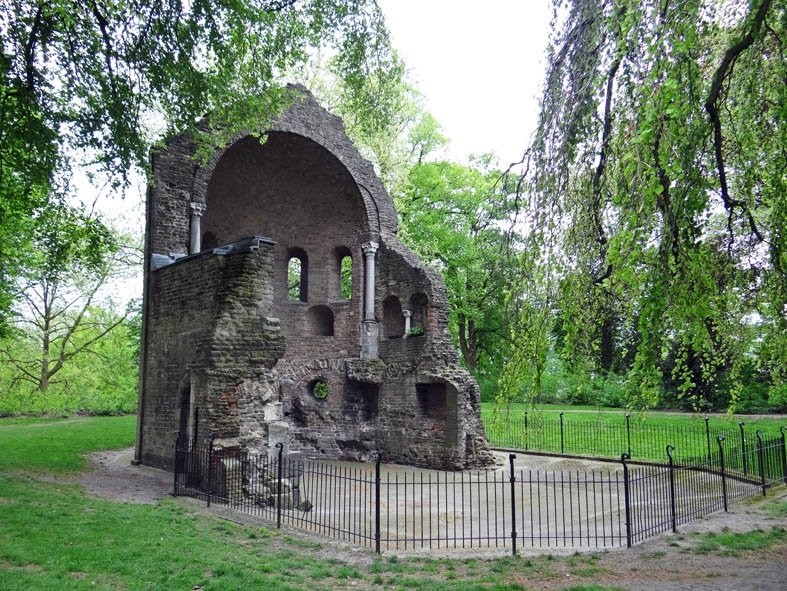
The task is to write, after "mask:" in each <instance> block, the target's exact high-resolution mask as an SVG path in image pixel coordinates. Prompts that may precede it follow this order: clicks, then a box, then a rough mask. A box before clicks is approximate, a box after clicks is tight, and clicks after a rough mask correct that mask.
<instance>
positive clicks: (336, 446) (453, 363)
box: [137, 95, 491, 468]
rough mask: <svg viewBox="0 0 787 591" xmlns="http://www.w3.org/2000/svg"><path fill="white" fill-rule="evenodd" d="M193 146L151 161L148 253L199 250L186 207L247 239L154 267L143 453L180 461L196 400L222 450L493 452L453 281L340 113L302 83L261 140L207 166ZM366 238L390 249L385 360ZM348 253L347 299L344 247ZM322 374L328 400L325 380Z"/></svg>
mask: <svg viewBox="0 0 787 591" xmlns="http://www.w3.org/2000/svg"><path fill="white" fill-rule="evenodd" d="M194 150H195V146H194V143H193V141H192V140H190V139H189V138H188V137H186V136H176V137H174V138H172V139H171V140H170V142H168V144H167V146H166V147H165V148H164V149H163V150H162V151H161V152H158V153H156V154H155V155H154V157H153V174H154V185H153V187H152V189H151V190H150V192H149V199H148V228H147V236H146V256H147V260H148V262H150V261H151V260H152V258H153V256H154V255H168V254H170V253H177V254H181V255H183V254H186V253H187V252H188V248H189V244H190V238H191V237H190V225H189V217H190V214H191V204H192V203H197V204H204V205H205V206H206V209H205V214H204V216H203V217H202V220H201V222H202V223H201V226H202V227H201V234H202V237H203V248H207V247H211V248H212V247H213V246H216V245H226V244H229V243H234V244H235V246H234V247H233V248H230V249H224V250H222V249H216V250H215V251H214V250H209V249H206V250H203V251H202V252H201V253H199V254H193V255H191V256H187V257H185V258H182V259H179V260H177V261H176V262H172V263H171V264H168V265H165V266H163V267H160V268H157V269H155V270H154V269H152V268H148V269H147V270H146V281H147V285H146V294H147V295H146V299H145V307H144V316H145V328H144V338H143V376H142V380H141V394H140V396H141V404H140V408H141V415H140V438H139V441H138V450H137V457H138V458H139V459H140V460H141V461H143V462H145V463H148V464H152V465H157V466H163V467H169V464H170V462H171V457H172V444H173V442H174V437H175V433H176V432H177V431H178V429H179V428H180V427H181V424H182V423H183V424H184V425H185V423H186V422H185V419H184V418H182V415H183V416H187V414H188V413H184V411H182V409H183V408H184V404H186V403H184V400H185V399H188V397H189V396H191V397H192V400H193V406H192V407H191V408H192V409H193V407H198V409H199V413H198V418H197V421H196V427H195V431H196V437H197V438H198V439H204V438H205V437H207V436H208V435H209V434H212V435H214V436H215V437H216V438H217V441H218V442H219V443H220V444H221V445H224V446H235V445H237V446H242V447H249V448H252V449H254V450H256V451H265V450H267V449H269V447H270V446H272V445H273V442H274V441H278V440H284V441H285V444H286V448H287V452H288V453H291V454H300V455H302V456H305V457H330V458H338V459H367V458H368V457H369V456H370V454H371V452H372V451H373V450H375V449H379V450H380V451H381V452H382V453H383V457H384V458H385V460H386V461H391V462H402V463H410V464H416V465H422V466H432V467H446V468H463V467H469V466H480V465H486V464H488V463H489V462H490V461H491V455H490V453H489V448H488V446H487V444H486V441H485V439H484V437H483V430H482V428H481V423H480V406H479V391H478V386H477V384H476V383H475V381H474V380H473V379H472V377H471V376H470V375H469V374H468V373H467V372H466V371H465V370H464V369H463V368H462V367H461V366H460V365H459V360H458V356H457V353H456V351H455V350H454V348H453V346H452V344H451V342H450V338H449V334H448V303H447V296H446V292H445V287H444V285H443V283H442V280H441V278H440V276H439V274H438V273H437V272H435V271H434V270H432V269H429V268H426V267H424V266H423V265H422V264H421V263H420V261H418V259H417V257H415V255H413V253H411V252H410V251H409V250H408V249H407V248H406V247H404V246H403V245H402V244H401V243H400V242H399V240H398V239H397V238H396V212H395V210H394V207H393V203H392V200H391V199H390V197H389V196H388V195H387V194H386V193H385V191H384V189H383V187H382V185H381V183H380V181H379V179H378V178H377V177H376V176H375V174H374V171H373V169H372V167H371V165H370V164H369V163H368V162H367V161H365V160H363V159H362V158H361V157H360V155H359V154H358V152H357V150H356V149H355V148H354V147H353V146H352V144H351V142H350V141H349V140H348V139H347V137H346V135H345V133H344V129H343V126H342V123H341V121H340V120H339V119H338V118H336V117H334V116H332V115H330V114H329V113H327V112H326V111H324V110H323V109H321V108H320V107H319V106H318V105H317V104H316V103H315V102H314V99H313V98H311V96H310V95H304V96H303V97H302V100H299V101H296V103H295V104H294V105H293V106H292V107H291V108H290V109H289V110H288V111H286V112H285V113H284V114H283V115H282V116H281V117H280V118H279V119H278V120H277V122H276V123H275V124H274V125H273V127H272V130H271V132H270V133H269V134H268V135H267V141H266V142H265V143H264V144H262V145H261V144H260V143H259V142H258V141H257V140H256V139H254V138H253V137H251V136H248V135H241V136H239V137H238V138H237V140H236V141H235V142H234V143H232V145H231V146H230V147H228V148H227V149H226V150H222V151H220V152H218V153H217V154H216V156H215V157H214V158H212V159H211V160H210V161H209V162H208V163H207V164H205V165H204V166H198V165H196V164H195V161H194V159H193V154H194ZM248 236H269V237H270V240H256V241H252V242H248V241H244V239H245V238H246V237H248ZM238 241H240V242H238ZM368 241H373V242H377V243H378V244H379V245H380V248H379V250H378V252H377V256H376V277H375V279H376V280H375V306H374V308H375V316H376V320H377V321H378V322H379V324H380V327H381V330H380V337H379V338H380V341H379V359H371V360H361V359H360V350H361V345H360V338H361V337H360V335H361V322H362V320H363V310H364V307H363V297H364V290H363V285H364V273H365V269H364V257H363V252H362V248H361V245H362V244H364V243H365V242H368ZM348 253H349V254H350V256H351V257H352V260H353V266H352V294H351V298H350V299H349V300H345V299H343V298H342V297H341V293H340V287H339V286H340V273H339V261H340V259H341V256H343V255H345V254H348ZM294 254H297V255H298V256H299V257H300V258H302V259H303V260H304V262H305V268H306V271H305V273H304V280H305V282H306V284H307V288H306V294H307V297H306V301H295V300H292V299H289V298H288V296H287V263H288V259H289V257H290V256H293V255H294ZM158 260H159V261H161V260H163V259H162V258H161V257H160V256H159V257H158ZM393 298H396V300H398V305H397V302H396V301H394V299H393ZM386 299H388V301H389V304H392V305H390V306H388V307H385V306H384V305H383V302H384V301H386ZM400 307H401V308H402V309H410V310H412V312H413V314H412V326H414V327H420V328H423V329H424V333H425V334H424V335H423V336H418V337H408V338H402V336H401V332H402V326H403V324H402V317H396V318H388V319H386V318H385V315H386V313H388V314H389V315H390V311H391V310H398V309H399V308H400ZM331 320H332V322H333V326H332V332H333V334H327V335H326V334H324V333H325V332H330V330H329V328H330V323H331ZM387 321H388V322H387ZM386 326H391V327H398V328H396V329H394V328H391V329H389V331H388V332H389V333H391V334H387V333H386V330H385V327H386ZM397 331H398V334H392V333H394V332H397ZM317 380H320V381H324V382H325V383H326V384H327V386H328V396H327V397H326V398H324V399H318V398H317V397H315V396H314V394H313V385H314V383H315V381H317Z"/></svg>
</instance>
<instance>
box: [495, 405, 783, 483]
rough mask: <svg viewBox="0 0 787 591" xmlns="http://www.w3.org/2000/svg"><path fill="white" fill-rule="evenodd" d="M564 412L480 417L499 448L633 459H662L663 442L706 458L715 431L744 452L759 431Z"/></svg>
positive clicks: (739, 459)
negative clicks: (584, 416)
mask: <svg viewBox="0 0 787 591" xmlns="http://www.w3.org/2000/svg"><path fill="white" fill-rule="evenodd" d="M564 414H565V413H564V412H561V413H559V415H558V418H546V417H544V416H543V415H542V414H541V413H539V412H535V413H534V412H528V411H526V410H524V411H523V410H516V409H511V410H504V411H501V412H500V414H498V415H494V413H492V412H487V413H485V415H484V417H483V418H484V426H485V430H486V437H487V439H488V440H489V442H490V444H491V445H492V446H493V447H496V448H498V449H511V450H523V451H534V452H546V453H556V454H560V455H578V456H584V457H598V458H619V457H620V454H622V453H626V454H628V456H629V457H630V458H632V459H636V460H651V461H662V460H663V459H664V449H665V448H666V446H667V445H676V444H677V445H679V448H678V449H677V450H676V451H675V454H676V456H678V457H681V458H683V459H686V460H689V459H696V458H705V460H707V459H709V458H710V457H711V456H712V454H713V453H715V448H716V444H715V441H716V439H717V438H718V436H719V435H723V436H724V438H725V440H726V441H727V442H728V444H731V443H733V442H734V443H735V444H736V445H738V446H739V448H740V449H741V450H744V452H746V451H747V450H749V451H750V450H752V449H756V448H757V437H758V433H759V434H760V435H759V436H762V433H761V432H760V431H754V430H752V429H751V428H749V429H746V428H745V423H744V422H742V421H741V422H739V423H738V424H737V425H736V426H735V427H729V428H717V427H713V426H711V424H710V417H708V416H705V417H704V419H703V420H702V422H701V423H700V424H698V425H697V426H691V427H688V426H679V425H646V424H643V423H641V422H640V421H638V420H636V419H632V417H631V415H630V414H628V413H627V414H621V415H620V420H617V421H615V420H609V419H595V420H587V419H585V420H580V419H572V418H571V417H570V416H564ZM784 430H785V427H782V431H784ZM748 459H749V454H747V453H743V454H733V455H731V456H730V462H735V463H736V464H735V465H736V467H739V468H740V469H741V470H742V471H744V472H745V473H748V472H750V470H749V462H748ZM752 465H753V464H752Z"/></svg>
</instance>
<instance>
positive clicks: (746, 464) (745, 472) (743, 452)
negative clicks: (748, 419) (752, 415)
mask: <svg viewBox="0 0 787 591" xmlns="http://www.w3.org/2000/svg"><path fill="white" fill-rule="evenodd" d="M745 424H746V423H744V422H743V421H741V422H740V423H738V427H739V428H740V430H741V457H742V458H743V475H744V476H748V475H749V458H747V457H746V437H745V436H744V435H743V426H744V425H745Z"/></svg>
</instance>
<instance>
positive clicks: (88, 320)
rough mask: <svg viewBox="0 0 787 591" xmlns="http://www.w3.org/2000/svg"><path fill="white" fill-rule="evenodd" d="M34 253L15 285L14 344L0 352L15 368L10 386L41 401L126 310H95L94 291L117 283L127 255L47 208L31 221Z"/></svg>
mask: <svg viewBox="0 0 787 591" xmlns="http://www.w3.org/2000/svg"><path fill="white" fill-rule="evenodd" d="M33 246H34V250H33V251H31V252H30V253H28V258H27V260H26V264H25V270H24V273H23V275H22V277H20V278H18V279H17V287H18V291H17V293H16V298H15V299H16V301H17V305H16V310H15V311H16V317H15V321H14V327H15V334H14V336H15V339H13V340H10V339H9V340H7V341H6V343H5V344H4V345H3V346H2V347H0V358H3V359H4V361H5V362H7V363H8V364H9V365H10V366H11V367H13V368H14V378H13V381H14V382H26V383H29V384H30V385H31V386H32V388H33V390H34V391H35V392H37V393H39V394H43V393H45V392H46V391H47V390H48V389H49V386H50V385H51V384H52V382H53V380H54V379H55V378H56V376H58V375H59V374H60V373H61V371H62V370H64V369H65V368H66V367H67V366H69V365H71V364H72V363H73V362H74V361H76V360H78V359H80V358H81V357H84V356H86V355H88V354H91V353H95V347H96V346H97V345H98V344H99V342H100V341H101V340H102V339H104V338H105V337H106V336H107V335H109V334H110V333H111V332H112V331H114V330H115V329H117V328H118V327H119V326H121V325H122V324H123V323H124V322H126V320H127V316H128V314H129V312H130V310H131V309H129V310H128V311H127V312H126V313H125V314H120V315H117V314H107V313H105V312H104V311H103V310H101V309H100V308H98V307H97V301H96V300H97V296H98V295H99V291H100V290H101V289H102V288H104V287H106V285H107V283H108V282H109V280H110V279H111V278H117V275H118V272H119V271H120V269H119V267H120V266H121V257H123V256H125V255H126V253H124V252H123V251H122V249H121V246H120V244H119V242H118V241H117V239H116V238H115V237H114V236H113V235H112V234H111V232H110V231H109V230H108V229H107V228H106V227H105V226H104V225H103V224H102V223H101V222H100V221H99V220H96V219H95V218H92V217H90V216H86V215H84V214H82V213H80V212H78V211H75V210H73V209H69V208H65V207H61V208H57V209H51V208H50V209H48V210H47V211H46V212H45V213H44V214H43V219H41V220H38V223H37V225H36V231H35V236H34V242H33ZM123 263H124V264H125V265H127V264H128V261H123ZM15 341H20V342H22V343H23V346H19V343H18V342H15Z"/></svg>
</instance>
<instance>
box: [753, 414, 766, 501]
mask: <svg viewBox="0 0 787 591" xmlns="http://www.w3.org/2000/svg"><path fill="white" fill-rule="evenodd" d="M755 435H756V436H757V461H758V462H759V464H760V483H761V485H762V496H765V488H766V485H765V462H764V461H763V456H762V431H760V430H759V429H757V431H756V432H755Z"/></svg>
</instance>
